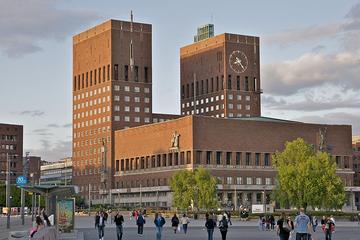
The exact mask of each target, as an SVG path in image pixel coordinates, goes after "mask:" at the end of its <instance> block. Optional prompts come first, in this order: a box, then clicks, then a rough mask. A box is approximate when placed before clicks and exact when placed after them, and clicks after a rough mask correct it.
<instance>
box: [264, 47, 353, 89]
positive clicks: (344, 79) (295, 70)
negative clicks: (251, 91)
mask: <svg viewBox="0 0 360 240" xmlns="http://www.w3.org/2000/svg"><path fill="white" fill-rule="evenodd" d="M262 70H263V72H262V78H263V79H264V80H263V81H262V84H263V88H264V91H265V92H266V93H269V94H274V95H292V94H295V93H297V92H298V91H299V90H303V89H307V88H310V87H314V86H321V85H324V84H333V85H339V86H343V87H345V88H347V89H349V88H350V89H359V88H360V81H359V76H360V56H358V55H356V54H353V53H349V52H343V53H338V54H322V53H306V54H303V55H301V56H300V57H298V58H296V59H293V60H288V61H284V62H277V63H271V64H267V65H265V66H264V67H263V69H262Z"/></svg>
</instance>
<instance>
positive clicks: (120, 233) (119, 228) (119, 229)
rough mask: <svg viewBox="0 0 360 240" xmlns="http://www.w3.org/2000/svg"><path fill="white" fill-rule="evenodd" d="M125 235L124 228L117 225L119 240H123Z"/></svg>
mask: <svg viewBox="0 0 360 240" xmlns="http://www.w3.org/2000/svg"><path fill="white" fill-rule="evenodd" d="M122 235H123V226H122V225H116V236H117V239H118V240H122Z"/></svg>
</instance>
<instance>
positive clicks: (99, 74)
mask: <svg viewBox="0 0 360 240" xmlns="http://www.w3.org/2000/svg"><path fill="white" fill-rule="evenodd" d="M98 76H99V77H98V82H99V83H101V68H99V72H98Z"/></svg>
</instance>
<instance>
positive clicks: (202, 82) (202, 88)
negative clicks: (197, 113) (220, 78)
mask: <svg viewBox="0 0 360 240" xmlns="http://www.w3.org/2000/svg"><path fill="white" fill-rule="evenodd" d="M201 94H204V80H201Z"/></svg>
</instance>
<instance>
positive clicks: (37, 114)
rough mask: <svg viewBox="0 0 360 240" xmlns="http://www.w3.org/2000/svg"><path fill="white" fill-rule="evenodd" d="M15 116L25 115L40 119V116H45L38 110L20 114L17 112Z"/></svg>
mask: <svg viewBox="0 0 360 240" xmlns="http://www.w3.org/2000/svg"><path fill="white" fill-rule="evenodd" d="M17 114H20V115H27V116H31V117H40V116H43V115H44V114H45V112H43V111H40V110H25V111H22V112H18V113H17Z"/></svg>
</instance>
